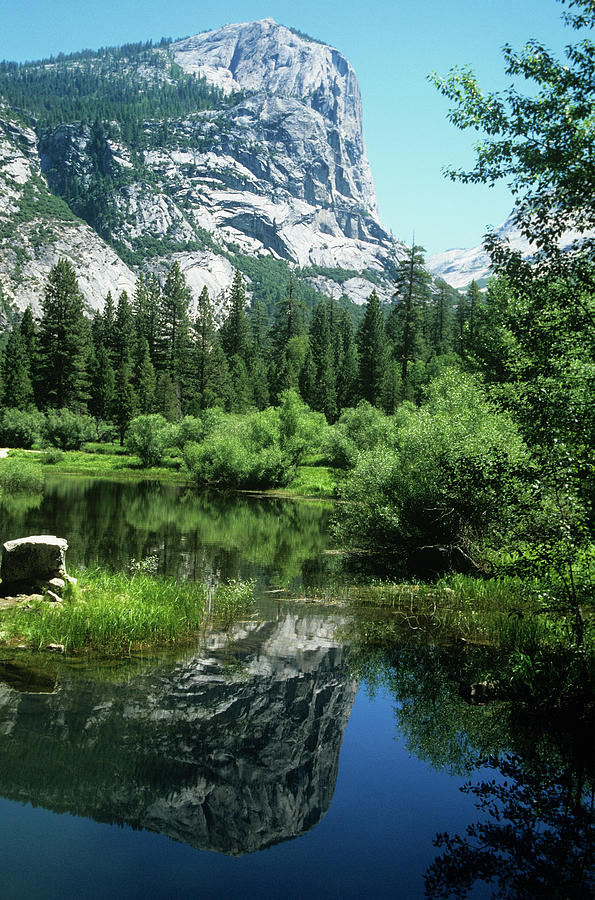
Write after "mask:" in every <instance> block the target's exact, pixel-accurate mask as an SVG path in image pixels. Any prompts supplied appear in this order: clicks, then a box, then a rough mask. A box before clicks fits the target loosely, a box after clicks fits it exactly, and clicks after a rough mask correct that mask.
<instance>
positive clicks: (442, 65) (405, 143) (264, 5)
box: [0, 0, 573, 252]
mask: <svg viewBox="0 0 595 900" xmlns="http://www.w3.org/2000/svg"><path fill="white" fill-rule="evenodd" d="M562 9H563V7H561V5H560V4H559V3H558V2H556V0H523V2H519V0H450V2H446V0H416V2H411V0H407V2H405V0H368V2H366V0H357V2H356V0H299V2H296V0H202V2H200V0H192V2H191V0H170V2H168V3H165V2H163V0H99V2H95V3H91V2H89V0H86V2H85V0H82V2H81V0H18V2H17V0H0V22H2V26H1V28H0V59H10V60H19V61H23V60H25V59H38V58H40V57H44V56H49V55H51V54H57V53H59V52H60V51H63V52H69V51H73V50H80V49H82V48H83V47H91V48H95V47H98V46H106V45H114V44H121V43H125V42H126V41H137V40H146V39H148V38H153V39H159V38H161V37H162V36H171V37H173V38H176V37H184V36H186V35H190V34H195V33H196V32H198V31H204V30H206V29H210V28H217V27H219V26H220V25H225V24H227V23H229V22H247V21H251V20H253V19H261V18H265V17H266V16H271V17H272V18H274V19H276V21H278V22H281V23H283V24H284V25H292V26H293V27H295V28H299V29H300V30H302V31H304V32H306V33H307V34H310V35H312V36H314V37H317V38H319V39H321V40H323V41H326V42H327V43H329V44H332V45H333V46H335V47H337V48H338V49H339V50H341V52H342V53H344V54H345V56H347V58H348V59H349V60H350V62H351V63H352V65H353V66H354V68H355V71H356V72H357V75H358V77H359V81H360V86H361V90H362V98H363V107H364V133H365V138H366V145H367V150H368V156H369V159H370V163H371V166H372V173H373V176H374V181H375V184H376V193H377V195H378V202H379V207H380V215H381V219H382V221H383V223H384V224H385V225H386V226H387V227H388V228H391V229H392V230H393V232H394V233H395V235H396V236H397V237H400V238H403V239H404V240H408V239H410V237H411V233H412V232H413V231H415V237H416V241H417V242H418V243H422V244H423V245H424V246H425V247H426V249H427V250H428V252H438V251H440V250H445V249H447V248H449V247H469V246H474V245H475V244H477V243H479V242H480V240H481V236H482V234H483V233H484V231H485V229H486V226H487V225H489V224H492V225H498V224H500V222H502V221H503V220H504V219H505V218H506V216H507V214H508V213H509V211H510V209H511V208H512V199H511V196H510V194H509V193H508V191H507V190H506V188H505V187H504V186H501V187H500V186H497V187H496V188H493V189H489V188H483V187H477V186H464V185H460V184H453V183H451V182H449V181H447V180H446V179H445V178H444V177H443V175H442V172H441V169H442V167H443V166H444V165H448V164H454V165H456V166H465V165H470V164H471V162H472V160H473V143H474V141H475V139H476V138H475V136H474V135H473V134H471V132H465V133H463V132H458V131H457V130H456V129H455V128H454V127H453V126H452V125H450V123H449V122H448V121H447V119H446V112H447V108H448V104H447V101H446V100H444V98H442V97H441V96H440V95H439V94H438V92H437V91H436V89H435V88H434V87H433V86H432V85H431V84H430V83H429V82H428V81H427V77H426V76H427V75H428V73H429V72H431V71H433V70H434V71H437V72H438V73H440V74H446V72H447V71H448V70H449V68H450V67H451V66H454V65H462V64H467V63H468V64H471V66H472V67H473V68H474V69H475V71H476V72H477V74H478V76H479V78H480V82H481V84H482V85H483V86H485V87H486V88H496V87H502V86H503V85H504V84H505V80H504V75H503V65H502V56H501V52H500V48H501V47H502V45H503V44H505V43H507V42H508V43H510V44H512V45H513V46H514V47H521V46H522V45H523V44H524V43H525V41H526V40H527V39H529V38H532V37H534V38H537V39H539V40H542V41H543V42H544V43H545V44H546V45H547V46H549V47H550V48H552V49H554V50H560V51H561V50H562V48H563V47H564V45H565V44H566V43H569V42H571V41H572V39H573V33H572V32H571V31H570V30H569V29H567V28H566V27H564V25H563V24H562V22H561V19H560V15H561V12H562Z"/></svg>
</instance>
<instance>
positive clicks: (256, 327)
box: [249, 299, 270, 358]
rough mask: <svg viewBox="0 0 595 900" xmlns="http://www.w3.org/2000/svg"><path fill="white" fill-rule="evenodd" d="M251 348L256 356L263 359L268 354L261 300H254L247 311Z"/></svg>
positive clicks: (266, 326)
mask: <svg viewBox="0 0 595 900" xmlns="http://www.w3.org/2000/svg"><path fill="white" fill-rule="evenodd" d="M249 320H250V331H251V333H252V348H253V352H254V353H255V355H256V356H260V357H262V358H265V357H266V355H267V354H268V352H269V346H270V340H269V325H268V316H267V312H266V309H265V305H264V303H263V302H262V300H259V299H255V300H253V301H252V305H251V307H250V311H249Z"/></svg>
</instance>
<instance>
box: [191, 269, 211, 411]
mask: <svg viewBox="0 0 595 900" xmlns="http://www.w3.org/2000/svg"><path fill="white" fill-rule="evenodd" d="M194 334H195V343H194V355H195V366H194V386H195V389H194V394H195V397H196V400H197V402H198V408H199V409H204V408H205V405H206V397H207V395H208V392H207V385H208V380H209V373H210V365H209V362H210V356H211V354H212V352H213V344H214V342H215V318H214V315H213V307H212V304H211V298H210V297H209V292H208V290H207V287H206V285H205V286H204V287H203V289H202V291H201V292H200V295H199V298H198V308H197V311H196V319H195V320H194Z"/></svg>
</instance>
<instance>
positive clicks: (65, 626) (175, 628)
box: [0, 569, 253, 656]
mask: <svg viewBox="0 0 595 900" xmlns="http://www.w3.org/2000/svg"><path fill="white" fill-rule="evenodd" d="M78 577H79V584H78V586H77V587H76V588H74V589H73V590H71V591H70V592H69V593H68V594H67V595H66V597H65V599H64V602H63V603H61V604H58V603H54V604H50V603H47V602H46V601H37V602H35V603H33V604H32V605H31V607H30V608H27V607H23V606H20V607H14V608H12V609H7V610H5V611H3V613H2V616H1V618H0V628H1V630H2V632H3V634H4V639H5V640H9V641H11V642H12V641H15V640H18V641H20V642H22V643H25V644H27V645H29V646H31V647H32V648H35V649H43V648H44V647H47V646H48V645H49V644H63V645H64V648H65V650H66V652H69V653H77V652H81V651H92V652H96V653H101V654H104V655H108V656H114V655H119V654H122V653H127V652H130V651H131V650H132V649H133V648H142V647H151V646H155V645H163V644H174V643H184V642H187V641H189V640H190V639H192V638H193V637H195V636H196V635H197V634H199V633H200V631H201V629H202V628H203V627H204V625H205V623H206V619H207V613H209V614H210V615H211V616H213V617H215V618H219V619H220V620H221V621H222V622H223V623H224V624H226V623H227V622H229V621H230V620H231V619H232V618H233V617H235V616H239V615H241V614H243V613H245V612H246V611H247V610H248V609H249V608H250V606H251V604H252V596H253V588H252V584H251V583H244V582H231V583H229V584H220V585H218V586H217V588H216V589H215V591H214V593H213V594H212V596H211V597H209V598H208V600H209V602H207V589H206V588H205V587H204V586H203V585H199V584H194V583H189V582H180V581H177V580H175V579H173V578H155V577H151V576H150V575H145V574H134V575H126V574H122V573H116V574H110V573H108V572H105V571H102V570H99V569H97V570H93V571H89V572H84V573H78Z"/></svg>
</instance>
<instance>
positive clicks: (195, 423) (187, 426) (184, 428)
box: [174, 416, 205, 450]
mask: <svg viewBox="0 0 595 900" xmlns="http://www.w3.org/2000/svg"><path fill="white" fill-rule="evenodd" d="M204 435H205V426H204V424H203V421H202V419H197V418H196V417H195V416H184V418H183V419H182V421H181V422H179V423H178V425H177V426H176V433H175V440H174V443H175V446H176V447H178V448H179V449H180V450H181V449H182V448H183V446H184V444H189V443H194V444H198V443H200V441H202V439H203V437H204Z"/></svg>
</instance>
